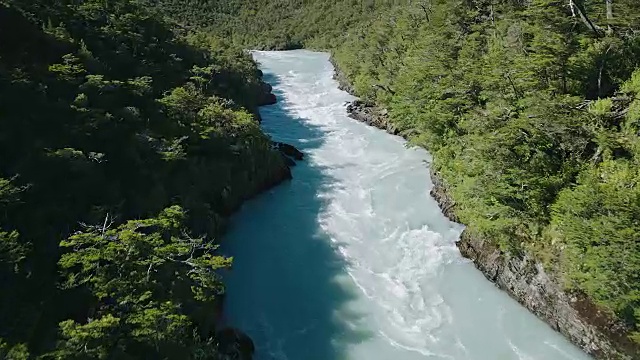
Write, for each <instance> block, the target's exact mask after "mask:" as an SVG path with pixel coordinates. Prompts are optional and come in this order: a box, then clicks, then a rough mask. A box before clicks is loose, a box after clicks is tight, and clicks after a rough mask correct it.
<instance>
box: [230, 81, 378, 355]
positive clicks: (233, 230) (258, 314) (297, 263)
mask: <svg viewBox="0 0 640 360" xmlns="http://www.w3.org/2000/svg"><path fill="white" fill-rule="evenodd" d="M264 80H265V81H267V82H269V83H271V84H272V85H273V87H274V93H275V94H276V96H277V97H278V103H277V104H275V105H271V106H267V107H263V108H262V109H261V115H262V118H263V123H262V125H263V128H264V129H265V131H266V132H267V133H269V134H270V135H271V136H272V137H273V139H274V140H277V141H284V142H287V143H290V144H292V145H294V146H296V147H297V148H298V149H300V150H301V151H303V152H305V153H306V156H305V160H304V161H301V162H298V165H297V166H296V167H294V168H293V180H292V181H290V182H287V183H285V184H282V185H280V186H278V187H277V188H275V189H273V190H271V191H269V192H267V193H265V194H263V195H261V196H259V197H258V198H256V199H254V200H252V201H250V202H248V203H247V204H245V205H244V206H243V208H242V209H241V210H240V212H239V213H238V214H236V215H235V216H234V218H233V219H232V222H231V227H230V229H229V233H228V235H227V236H226V237H225V241H224V242H223V248H224V249H223V250H224V252H225V253H226V254H228V255H231V256H234V266H233V270H232V271H230V272H229V273H227V274H226V275H225V282H226V284H227V289H228V292H227V296H226V298H225V316H226V320H227V321H228V322H229V323H231V325H234V326H236V327H239V328H240V329H241V330H243V331H245V332H246V333H247V334H249V336H251V338H252V339H253V340H254V342H255V344H256V357H255V358H256V359H257V360H266V359H292V360H295V359H306V360H332V359H343V358H346V349H347V346H348V345H349V344H354V343H359V342H362V341H364V340H366V339H367V338H369V337H371V335H372V334H371V333H370V332H369V331H368V330H366V328H365V327H364V326H363V325H362V324H361V319H362V315H361V314H358V313H357V312H354V311H352V310H347V309H346V308H345V305H346V304H347V303H348V302H349V301H350V300H353V299H355V297H356V293H355V291H356V290H355V287H353V285H352V284H351V280H350V279H349V278H348V276H347V275H346V270H345V266H346V263H345V260H344V259H343V258H342V257H340V256H339V254H338V253H337V249H335V245H334V244H332V241H331V239H330V238H329V236H328V235H327V234H325V233H324V232H323V231H322V230H321V229H320V227H319V219H320V217H321V214H322V213H323V212H324V211H325V208H326V205H327V204H326V200H323V199H322V198H320V197H319V196H318V195H319V194H321V193H324V192H326V191H327V190H329V189H331V188H333V187H335V186H337V185H336V181H335V179H332V178H331V177H330V176H329V175H328V174H327V173H328V171H327V169H325V168H323V167H321V166H319V165H317V164H313V163H312V161H311V160H310V156H309V153H310V152H311V151H312V150H314V149H316V148H318V147H320V146H321V145H322V144H323V142H324V141H325V139H326V137H327V136H328V133H327V131H326V130H323V129H322V128H321V127H318V126H314V125H311V124H309V123H308V122H305V121H303V119H299V118H296V117H295V116H293V115H292V111H291V108H290V104H288V103H287V102H286V101H285V99H284V96H283V94H282V92H281V91H279V89H278V86H277V85H278V84H279V81H280V79H279V78H278V77H277V76H275V75H274V74H271V73H266V72H265V76H264Z"/></svg>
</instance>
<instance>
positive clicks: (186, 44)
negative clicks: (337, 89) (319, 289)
mask: <svg viewBox="0 0 640 360" xmlns="http://www.w3.org/2000/svg"><path fill="white" fill-rule="evenodd" d="M261 76H262V74H261V72H260V71H259V70H258V68H257V66H256V64H255V63H254V62H253V60H252V59H251V57H250V56H249V55H248V54H247V53H246V52H244V51H243V50H242V49H241V48H240V47H237V46H234V45H232V44H230V43H229V42H228V41H225V40H224V39H222V38H219V37H216V36H215V35H212V34H210V33H209V34H207V33H202V32H195V31H186V30H184V29H179V28H177V27H175V24H170V23H168V22H167V21H165V20H163V19H162V17H161V16H159V15H158V14H156V13H152V12H150V11H149V10H148V9H146V8H145V7H144V6H142V5H141V4H138V3H136V2H132V1H128V0H109V1H98V0H87V1H75V0H62V1H58V0H56V1H49V0H45V1H40V0H15V1H14V0H8V1H5V0H2V1H0V159H1V160H0V288H1V289H2V296H0V358H2V359H16V360H17V359H35V358H38V359H161V358H162V359H185V358H192V359H224V358H230V357H234V356H238V354H237V352H238V351H237V349H231V350H229V349H225V345H224V344H223V343H222V340H221V339H222V336H221V335H220V333H219V330H220V329H219V327H218V323H217V322H218V318H219V314H220V305H221V302H222V299H223V296H224V286H223V284H222V279H221V276H222V273H221V271H222V270H224V269H227V268H229V267H230V266H231V261H232V259H230V258H227V257H224V256H222V255H220V254H219V253H218V250H217V248H218V242H217V241H216V240H217V237H218V236H219V235H220V234H221V232H222V230H223V229H224V227H225V220H226V217H227V216H228V215H229V214H230V213H231V212H233V211H234V210H235V209H236V208H237V207H238V206H239V205H240V203H241V202H242V201H243V200H245V199H247V198H248V197H250V196H252V195H255V194H257V193H258V192H259V191H261V190H263V189H264V188H267V187H269V186H271V185H273V184H275V183H277V182H279V181H280V180H284V179H287V178H289V177H290V173H289V168H288V167H287V165H286V164H285V160H284V159H283V157H282V155H281V154H280V153H279V152H277V151H276V150H274V149H273V145H272V144H271V141H270V140H269V139H268V138H267V136H265V135H264V134H263V133H262V132H261V130H260V127H259V123H258V118H257V116H256V109H257V106H258V105H260V103H261V101H262V100H261V99H262V98H263V95H264V91H265V84H264V83H263V82H262V80H261ZM227 337H228V336H227ZM232 337H233V334H232ZM227 348H228V346H227Z"/></svg>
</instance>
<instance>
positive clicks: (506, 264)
mask: <svg viewBox="0 0 640 360" xmlns="http://www.w3.org/2000/svg"><path fill="white" fill-rule="evenodd" d="M431 179H432V181H433V183H434V187H433V189H432V190H431V195H432V196H433V197H434V198H435V199H436V201H438V204H439V205H440V207H441V208H442V209H443V212H444V214H445V215H446V216H448V217H449V218H450V219H452V220H454V221H455V220H456V216H455V214H454V209H455V203H454V202H453V201H452V200H451V198H450V197H449V196H447V191H446V187H445V184H444V183H443V181H442V179H441V178H440V176H439V175H438V174H437V173H435V172H433V171H432V172H431ZM456 245H457V246H458V249H459V250H460V253H461V254H462V256H464V257H466V258H468V259H471V260H472V261H473V263H474V264H475V266H476V267H477V268H478V269H479V270H480V271H481V272H482V273H483V274H484V276H485V277H486V278H487V279H488V280H490V281H492V282H493V283H495V284H496V286H498V287H499V288H500V289H502V290H504V291H506V292H507V293H508V294H509V295H510V296H511V297H512V298H514V299H515V300H517V301H518V302H519V303H521V304H522V305H524V306H525V307H526V308H527V309H529V310H530V311H531V312H532V313H534V314H535V315H536V316H538V317H539V318H540V319H542V320H544V321H545V322H546V323H547V324H549V325H550V326H551V327H552V328H553V329H554V330H556V331H559V332H560V333H561V334H563V335H564V336H566V337H567V338H568V339H569V340H570V341H571V342H573V343H574V344H576V345H578V346H579V347H580V348H582V349H583V350H584V351H585V352H587V353H588V354H591V355H593V356H594V357H596V358H598V359H607V360H609V359H611V360H613V359H616V360H618V359H619V360H631V359H639V358H640V353H639V352H638V349H637V348H636V347H635V345H634V344H633V343H632V342H631V341H630V340H629V339H628V338H627V336H626V335H627V334H628V331H629V329H627V328H626V326H625V324H622V323H620V322H617V321H616V320H615V319H614V318H613V317H612V316H610V315H608V314H606V313H604V312H602V311H600V310H599V309H598V308H597V307H596V306H595V305H594V304H593V303H592V302H591V301H590V300H589V299H588V298H587V297H586V296H585V295H584V294H581V293H569V292H567V291H566V290H565V289H564V288H563V287H562V285H561V284H560V282H559V281H558V280H557V279H556V278H554V277H553V276H552V275H551V274H549V273H548V272H547V271H545V269H544V268H543V266H542V264H541V263H540V262H538V261H536V260H535V259H534V258H532V257H531V256H530V255H528V254H522V255H511V254H507V253H505V252H503V251H501V250H500V249H499V248H498V247H497V246H495V245H494V244H492V243H491V242H490V241H486V240H484V239H481V238H479V237H476V236H472V235H471V234H470V233H469V232H468V231H466V230H465V231H464V232H463V233H462V236H461V237H460V240H459V241H458V242H457V243H456Z"/></svg>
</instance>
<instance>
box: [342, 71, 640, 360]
mask: <svg viewBox="0 0 640 360" xmlns="http://www.w3.org/2000/svg"><path fill="white" fill-rule="evenodd" d="M332 63H333V64H334V68H335V69H336V70H335V73H334V79H336V80H337V81H338V82H339V83H340V89H342V90H344V91H347V92H349V93H351V94H352V95H353V88H352V87H351V86H350V85H349V83H348V79H347V78H346V77H345V76H344V75H343V74H342V73H341V72H340V71H339V70H338V68H337V66H335V63H334V62H333V61H332ZM347 111H348V112H349V116H350V117H351V118H353V119H356V120H359V121H362V122H364V123H366V124H369V125H371V126H375V127H377V128H380V129H383V130H385V131H387V132H389V133H391V134H398V131H397V129H396V128H395V127H394V126H393V124H391V122H390V121H389V118H388V116H387V113H386V111H384V110H381V109H379V108H377V107H375V106H374V105H372V104H366V103H363V102H362V101H360V100H356V101H354V102H352V103H351V104H349V105H348V106H347ZM431 179H432V182H433V184H434V186H433V189H432V190H431V195H432V196H433V197H434V198H435V199H436V201H437V202H438V204H439V205H440V208H441V209H442V212H443V213H444V214H445V215H446V216H447V217H448V218H449V219H451V220H452V221H459V219H458V217H457V216H456V214H455V205H456V204H455V202H454V201H453V199H452V198H451V197H450V196H449V195H448V193H447V188H446V184H445V183H444V182H443V180H442V178H441V177H440V176H439V175H438V174H437V173H435V172H433V171H432V172H431ZM456 245H457V246H458V249H459V250H460V253H461V254H462V255H463V256H464V257H466V258H468V259H471V260H472V261H473V263H474V264H475V266H476V268H478V269H479V270H480V271H481V272H482V273H483V274H484V276H485V277H486V278H487V279H488V280H490V281H492V282H493V283H495V284H496V286H498V287H499V288H500V289H502V290H504V291H506V292H507V293H508V294H509V295H510V296H511V297H512V298H514V299H515V300H517V301H518V302H519V303H520V304H522V305H523V306H525V307H526V308H527V309H528V310H529V311H531V312H532V313H534V314H535V315H536V316H538V317H539V318H540V319H542V320H543V321H545V322H546V323H547V324H549V325H550V326H551V327H552V328H553V329H555V330H556V331H558V332H560V333H562V334H563V335H564V336H566V337H567V338H568V339H569V340H570V341H571V342H573V343H574V344H576V345H577V346H579V347H580V348H582V349H583V350H584V351H585V352H587V353H588V354H591V355H593V356H594V357H595V358H597V359H602V360H632V359H640V349H638V346H637V345H634V344H633V343H632V342H631V341H630V340H629V339H628V337H627V334H628V331H629V329H628V328H627V327H626V326H625V325H624V324H622V323H620V322H618V321H616V320H615V319H614V318H613V317H612V316H610V315H608V314H606V313H603V312H602V311H600V310H599V309H598V308H597V307H596V306H595V305H594V304H593V303H592V302H591V301H590V300H589V299H588V298H587V297H586V296H585V295H583V294H580V293H575V294H573V293H569V292H567V291H566V290H565V289H564V288H563V287H562V285H561V284H560V283H559V281H558V280H557V279H556V278H554V277H553V276H551V274H549V273H548V272H546V271H545V269H544V268H543V266H542V264H541V263H540V262H538V261H536V260H535V259H533V258H532V257H531V256H530V255H528V254H523V255H518V256H514V255H510V254H506V253H504V252H502V251H500V249H499V248H497V247H496V246H495V245H494V244H492V243H491V242H490V241H486V240H484V239H480V238H477V237H474V236H472V235H471V234H470V233H469V232H468V231H466V230H465V231H464V232H463V233H462V236H461V238H460V240H459V241H458V242H457V244H456Z"/></svg>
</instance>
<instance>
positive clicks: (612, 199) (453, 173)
mask: <svg viewBox="0 0 640 360" xmlns="http://www.w3.org/2000/svg"><path fill="white" fill-rule="evenodd" d="M148 2H150V3H153V4H155V5H156V6H157V7H158V8H160V9H162V10H165V11H166V10H168V11H169V12H170V13H171V14H172V16H173V18H174V19H176V21H178V22H180V23H181V24H183V25H185V26H195V27H204V28H207V29H209V31H212V32H214V33H217V34H220V35H222V36H225V37H227V38H229V39H232V40H233V41H235V42H237V43H239V44H241V45H244V46H246V47H253V48H265V49H289V48H298V47H301V46H302V47H306V48H312V49H327V50H330V51H331V52H332V54H333V58H334V60H335V63H336V64H337V65H338V67H339V68H340V70H341V71H342V72H343V73H344V74H345V75H346V77H347V78H348V79H349V80H350V82H351V84H352V86H353V90H354V92H355V93H356V94H357V95H358V96H360V97H362V98H363V99H364V100H366V101H368V102H370V103H372V104H376V105H378V106H381V107H384V108H386V109H387V110H388V111H389V114H390V117H391V121H392V122H393V124H394V126H395V127H397V128H398V129H400V132H401V134H403V135H404V136H406V137H407V138H409V139H410V140H411V143H413V144H417V145H420V146H424V147H426V148H427V149H429V150H430V151H431V153H432V154H434V157H435V162H434V165H433V166H434V167H435V169H436V170H437V171H438V172H439V173H440V174H441V176H442V177H443V178H444V180H445V182H446V184H447V186H448V188H449V192H450V195H451V196H452V197H453V199H454V200H455V204H456V205H455V211H456V214H457V216H458V218H459V220H460V221H461V222H463V223H464V224H467V225H468V229H467V231H469V232H470V233H471V234H473V236H479V237H483V238H485V239H488V240H490V241H493V242H495V244H497V245H499V246H500V247H501V248H502V249H503V250H505V251H509V252H511V253H522V252H526V253H529V254H534V255H535V256H536V257H537V258H538V259H539V260H541V261H543V262H544V264H545V265H546V266H547V267H548V268H549V269H550V270H551V271H552V273H554V274H555V275H556V276H557V277H558V280H559V281H561V282H562V283H563V284H564V285H565V286H566V288H567V289H568V290H569V291H577V292H581V293H583V294H586V295H587V296H588V297H589V298H590V299H591V300H593V302H594V303H596V304H597V305H598V306H599V307H600V308H601V309H603V310H605V311H606V312H607V313H609V314H611V315H614V316H616V317H617V318H618V319H620V320H621V321H622V322H623V323H624V324H625V326H626V329H627V330H625V332H626V333H627V334H628V336H629V337H630V338H631V339H633V340H635V341H636V343H640V332H638V330H639V328H640V69H639V67H640V5H639V4H638V2H637V1H636V0H416V1H373V0H370V1H367V0H362V1H357V0H336V1H302V0H297V1H295V0H292V1H284V0H270V1H257V0H237V1H224V2H222V1H217V0H209V1H195V0H194V1H187V3H188V4H189V6H187V7H182V6H181V4H182V3H183V2H182V1H175V0H148ZM209 9H214V10H212V11H209ZM636 346H637V345H636Z"/></svg>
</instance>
